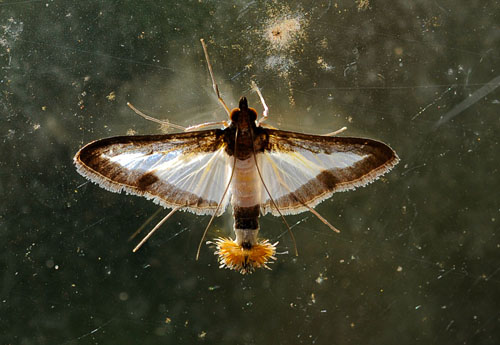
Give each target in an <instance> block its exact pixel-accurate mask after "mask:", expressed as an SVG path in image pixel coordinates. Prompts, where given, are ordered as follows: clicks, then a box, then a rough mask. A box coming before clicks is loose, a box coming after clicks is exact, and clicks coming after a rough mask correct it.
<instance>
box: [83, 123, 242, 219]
mask: <svg viewBox="0 0 500 345" xmlns="http://www.w3.org/2000/svg"><path fill="white" fill-rule="evenodd" d="M225 146H226V145H225V143H224V140H223V132H222V130H218V129H215V130H207V131H198V132H187V133H176V134H166V135H147V136H124V137H114V138H108V139H102V140H97V141H94V142H92V143H90V144H88V145H86V146H85V147H83V148H82V149H81V150H80V151H79V152H78V153H77V154H76V155H75V158H74V162H75V165H76V167H77V170H78V172H79V173H80V174H82V175H83V176H85V177H86V178H88V179H89V180H91V181H93V182H95V183H97V184H98V185H100V186H101V187H103V188H105V189H107V190H110V191H112V192H117V193H119V192H121V191H125V192H127V193H129V194H135V195H140V196H144V197H146V198H148V199H152V200H153V201H154V202H156V203H158V204H160V205H163V206H165V207H170V208H174V207H178V206H181V207H182V208H183V209H184V210H188V211H191V212H193V213H196V214H213V213H214V212H215V210H216V208H217V204H218V203H219V202H220V201H221V198H222V195H223V193H224V190H225V188H226V185H227V184H228V183H229V179H230V176H231V169H232V163H231V162H232V158H230V157H229V156H228V155H227V154H226V152H225ZM228 194H229V193H228ZM229 198H230V196H229V195H226V197H225V198H224V201H223V202H222V204H221V207H220V209H219V212H218V215H220V214H222V213H223V212H224V210H225V208H226V206H227V204H228V201H229Z"/></svg>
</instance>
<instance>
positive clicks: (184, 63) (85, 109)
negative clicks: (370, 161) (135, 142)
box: [0, 0, 500, 344]
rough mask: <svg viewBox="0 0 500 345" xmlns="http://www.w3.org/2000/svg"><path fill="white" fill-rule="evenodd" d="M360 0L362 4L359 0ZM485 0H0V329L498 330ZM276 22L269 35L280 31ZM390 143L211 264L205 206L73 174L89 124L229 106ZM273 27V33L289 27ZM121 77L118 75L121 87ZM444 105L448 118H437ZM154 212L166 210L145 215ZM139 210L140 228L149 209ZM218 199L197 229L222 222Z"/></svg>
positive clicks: (464, 333)
mask: <svg viewBox="0 0 500 345" xmlns="http://www.w3.org/2000/svg"><path fill="white" fill-rule="evenodd" d="M364 5H366V7H365V6H364ZM499 14H500V11H499V2H498V1H470V0H468V1H465V0H438V1H430V0H420V1H403V0H397V1H354V0H339V1H329V0H318V1H312V0H311V1H279V2H278V1H250V0H247V1H227V0H224V1H204V0H196V1H185V0H183V1H95V0H89V1H65V0H49V1H14V0H11V1H0V67H1V74H0V90H1V95H0V205H1V208H0V252H1V254H0V343H2V344H174V343H175V344H193V343H206V344H498V342H499V338H500V337H499V333H500V332H499V331H498V328H499V326H500V325H499V323H500V322H499V321H500V312H499V305H500V304H499V299H500V298H499V287H500V284H499V282H500V275H499V274H498V273H499V271H500V266H499V264H500V239H499V236H498V229H499V225H498V224H499V222H500V215H499V211H500V203H499V196H498V194H499V190H500V174H499V168H500V164H499V159H498V157H499V153H498V151H499V143H498V130H499V127H500V122H499V107H500V93H499V89H496V87H497V86H498V85H500V81H499V80H498V74H499V60H500V55H499V51H498V47H499V46H500V30H499V22H500V15H499ZM272 33H274V34H276V35H277V36H278V37H276V36H273V35H272ZM201 37H204V38H205V40H206V41H207V44H208V50H209V52H210V56H211V59H212V64H213V68H214V72H215V75H216V77H217V79H218V82H219V84H220V89H221V91H222V94H223V97H224V98H225V100H226V102H227V103H228V105H230V107H234V106H236V105H237V101H238V98H239V97H240V96H242V95H246V96H247V97H248V98H249V102H250V104H251V105H253V106H254V107H256V108H257V109H259V110H261V105H260V104H259V103H258V97H257V96H256V95H255V93H253V92H251V88H250V82H251V80H255V81H256V82H257V84H258V85H259V86H260V87H261V89H262V92H263V93H264V97H265V99H266V101H267V103H268V105H269V107H270V121H269V123H270V124H272V125H274V126H277V127H279V128H281V129H287V130H295V131H302V132H307V133H318V134H319V133H327V132H331V131H334V130H336V129H338V128H340V127H343V126H347V127H348V131H347V132H346V133H344V134H343V135H349V136H362V137H370V138H373V139H378V140H381V141H384V142H386V143H388V144H390V145H391V146H392V147H393V148H394V149H395V150H396V151H397V152H398V154H399V155H400V157H401V159H402V160H401V163H400V164H399V165H398V166H397V167H396V168H395V169H394V170H393V171H391V172H390V173H389V174H388V175H386V176H385V177H384V178H382V179H381V180H379V181H377V182H376V183H374V184H371V185H369V186H367V187H365V188H361V189H358V190H356V191H353V192H348V193H339V194H337V195H334V197H333V198H331V199H330V200H328V201H325V202H323V203H322V204H321V205H319V206H318V207H317V210H318V211H319V212H320V213H321V214H322V215H323V216H325V217H326V218H327V219H329V220H330V222H332V223H333V224H334V225H335V226H336V227H338V228H339V229H341V230H342V232H341V233H340V234H335V233H333V232H332V231H331V230H329V229H328V228H327V227H326V226H324V225H323V224H322V223H321V222H320V221H318V220H317V219H316V218H315V217H314V216H312V215H310V214H301V215H297V216H291V217H288V222H289V223H290V224H291V225H292V227H293V231H294V233H295V236H296V238H297V245H298V250H299V253H300V255H299V256H298V257H294V256H293V255H292V254H290V253H291V249H292V246H293V244H292V242H291V240H290V238H289V237H288V236H287V235H286V230H285V227H284V226H283V224H282V223H281V221H280V220H279V219H278V218H275V217H272V216H266V217H264V218H262V219H261V229H262V231H261V233H262V235H263V236H265V237H268V238H270V239H271V240H272V241H277V240H278V241H280V244H279V247H278V251H279V252H280V253H282V254H280V255H278V260H277V262H276V263H274V264H272V270H271V271H268V270H260V271H257V272H255V273H254V274H253V275H249V276H242V275H240V274H238V273H235V272H232V271H229V270H221V269H219V268H218V264H217V262H216V258H215V256H214V255H213V249H212V248H210V247H207V246H203V248H202V253H201V258H200V260H199V261H195V260H194V257H195V253H196V247H197V245H198V242H199V240H200V237H201V233H202V231H203V229H204V227H205V226H206V224H207V222H208V217H198V216H194V215H192V214H188V213H183V212H179V213H178V214H176V215H175V216H174V217H173V218H172V219H171V220H169V221H168V222H167V224H166V225H164V226H163V228H162V229H161V231H159V232H158V233H157V234H156V235H155V236H154V237H153V238H152V239H151V240H150V241H149V242H148V243H147V244H146V245H145V246H144V247H143V248H142V249H141V250H140V251H139V252H138V253H136V254H133V253H132V251H131V250H132V248H133V247H134V245H135V244H136V243H137V239H136V240H134V241H131V242H128V237H129V236H130V235H131V234H132V233H133V232H134V231H135V230H136V229H137V228H139V227H140V226H141V225H142V224H143V223H144V222H145V221H146V220H147V219H148V218H149V217H150V216H152V215H154V214H155V212H156V211H157V210H158V206H156V205H154V204H152V203H151V202H148V201H147V200H145V199H142V198H138V197H134V196H126V195H119V194H113V193H109V192H107V191H105V190H103V189H101V188H99V187H97V186H96V185H94V184H92V183H88V182H87V181H86V180H85V179H84V178H83V177H81V176H80V175H78V174H77V173H76V171H75V168H74V166H73V164H72V157H73V155H74V154H75V153H76V151H77V150H78V149H79V148H80V147H81V146H82V145H83V144H85V143H87V142H90V141H92V140H96V139H100V138H103V137H108V136H116V135H125V134H127V133H129V134H130V133H137V134H153V133H161V129H159V128H158V126H157V124H155V123H152V122H148V121H145V120H144V119H142V118H140V117H139V116H137V115H135V114H134V113H133V112H132V111H131V110H130V109H129V108H128V107H127V106H126V102H127V101H129V102H131V103H133V104H134V105H135V106H137V107H138V108H140V109H142V110H144V111H145V112H146V113H148V114H150V115H152V116H155V117H158V118H162V119H169V120H170V121H172V122H174V123H177V124H180V125H193V124H197V123H200V122H205V121H214V120H222V119H225V118H226V115H225V113H224V111H223V110H222V108H221V107H220V106H219V104H218V103H217V100H216V98H215V96H214V94H213V91H212V89H211V83H210V79H209V75H208V72H207V68H206V65H205V61H204V57H203V52H202V49H201V46H200V43H199V39H200V38H201ZM280 37H281V38H280ZM112 95H115V98H114V99H113V97H112ZM440 119H441V120H440ZM163 214H165V211H164V212H162V213H160V214H158V215H157V216H156V218H155V220H154V221H158V220H159V219H160V217H161V216H162V215H163ZM154 221H153V223H151V224H150V225H149V226H148V227H147V228H151V226H152V225H153V224H154ZM231 228H232V219H231V213H230V212H226V214H225V215H224V216H223V217H220V218H218V219H217V220H216V221H215V223H214V225H213V226H212V227H211V230H210V231H209V234H208V238H209V239H211V238H214V237H216V236H220V235H228V234H229V233H230V231H231Z"/></svg>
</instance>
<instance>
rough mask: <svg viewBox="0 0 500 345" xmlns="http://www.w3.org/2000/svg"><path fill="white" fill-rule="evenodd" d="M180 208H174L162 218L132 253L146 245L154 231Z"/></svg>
mask: <svg viewBox="0 0 500 345" xmlns="http://www.w3.org/2000/svg"><path fill="white" fill-rule="evenodd" d="M181 208H182V206H176V207H175V208H173V209H172V211H170V212H169V213H168V214H167V215H166V216H165V217H163V219H162V220H160V221H159V222H158V224H156V225H155V227H154V228H153V230H151V231H150V232H149V233H148V234H147V235H146V236H145V237H144V238H143V239H142V241H141V242H139V244H138V245H137V246H135V248H134V250H132V251H133V252H134V253H135V252H136V251H138V250H139V248H141V247H142V245H143V244H144V243H146V241H147V240H148V239H149V238H150V237H151V236H153V234H154V233H155V231H156V230H158V229H159V228H160V226H162V225H163V223H165V222H166V221H167V219H169V218H170V217H172V215H173V214H174V213H175V212H177V211H178V210H180V209H181Z"/></svg>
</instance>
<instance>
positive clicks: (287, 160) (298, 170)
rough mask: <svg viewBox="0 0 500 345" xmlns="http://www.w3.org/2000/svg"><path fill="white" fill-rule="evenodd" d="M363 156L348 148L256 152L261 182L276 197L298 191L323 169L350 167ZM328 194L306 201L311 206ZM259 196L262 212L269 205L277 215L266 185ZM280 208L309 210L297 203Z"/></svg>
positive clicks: (293, 211) (287, 210)
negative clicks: (291, 206) (340, 149)
mask: <svg viewBox="0 0 500 345" xmlns="http://www.w3.org/2000/svg"><path fill="white" fill-rule="evenodd" d="M364 157H365V156H364V155H358V154H355V153H351V152H335V153H332V154H326V153H314V152H311V151H307V150H301V151H295V152H265V153H263V154H260V155H259V158H260V159H259V160H260V169H261V173H262V178H263V180H264V183H265V184H266V186H267V188H268V189H269V192H270V194H271V196H272V197H273V199H274V200H275V201H276V200H279V199H280V198H282V197H286V196H287V195H289V194H290V193H292V192H295V191H297V190H298V189H300V188H301V187H302V186H304V185H306V184H307V183H308V182H309V181H311V180H313V179H315V178H316V177H317V176H318V175H320V174H321V173H322V172H324V171H327V170H330V169H343V168H348V167H351V166H353V165H354V164H355V163H356V162H359V161H361V160H363V158H364ZM346 189H348V188H346ZM331 194H332V193H330V195H331ZM327 197H328V196H325V197H322V198H318V200H314V202H313V203H311V202H307V204H308V205H309V206H310V207H314V206H316V204H317V203H319V202H321V201H323V200H324V199H326V198H327ZM262 200H263V203H262V204H263V205H264V207H263V213H264V214H266V213H267V212H269V211H271V209H272V211H273V212H272V213H273V214H275V215H279V214H278V213H277V211H276V210H274V208H273V207H271V206H272V205H271V202H270V198H269V195H268V194H267V192H266V190H265V189H264V190H263V192H262ZM282 206H283V205H282ZM280 210H281V211H282V213H283V214H295V213H300V212H304V211H308V208H306V207H300V208H297V209H293V210H292V209H287V208H281V207H280Z"/></svg>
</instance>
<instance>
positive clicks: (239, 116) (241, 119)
mask: <svg viewBox="0 0 500 345" xmlns="http://www.w3.org/2000/svg"><path fill="white" fill-rule="evenodd" d="M229 118H230V119H231V122H234V123H235V124H248V123H253V122H255V121H256V120H257V111H256V110H255V109H254V108H249V107H248V101H247V98H246V97H241V98H240V103H239V105H238V108H234V109H233V110H232V111H231V115H229Z"/></svg>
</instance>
